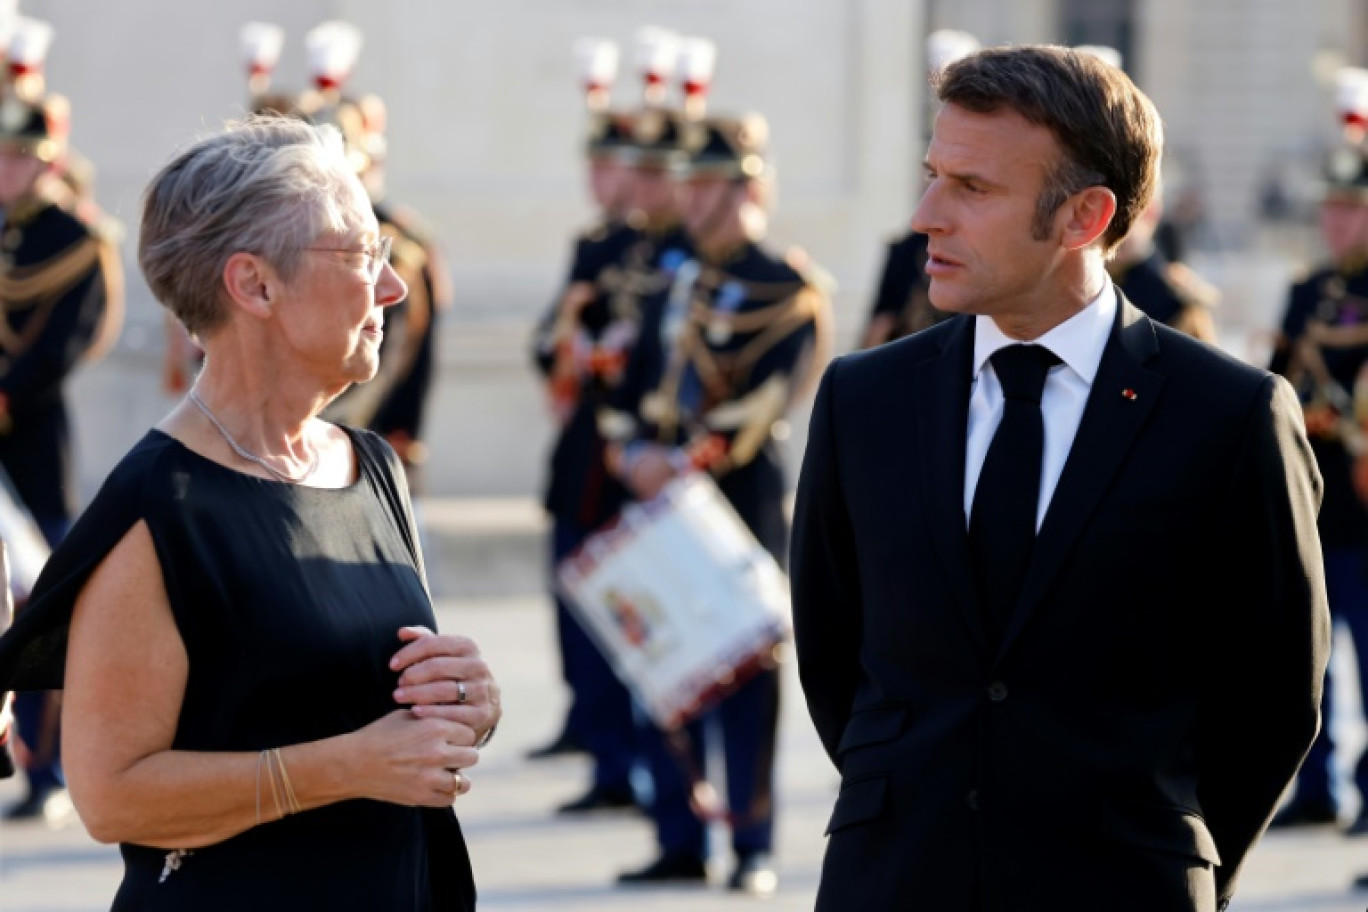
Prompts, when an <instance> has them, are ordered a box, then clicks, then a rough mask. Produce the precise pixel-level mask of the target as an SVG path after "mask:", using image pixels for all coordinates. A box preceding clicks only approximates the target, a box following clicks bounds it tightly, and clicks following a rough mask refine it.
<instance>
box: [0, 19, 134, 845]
mask: <svg viewBox="0 0 1368 912" xmlns="http://www.w3.org/2000/svg"><path fill="white" fill-rule="evenodd" d="M51 40H52V28H51V26H49V25H48V24H47V23H44V22H38V21H36V20H31V19H20V20H19V23H18V26H17V28H16V29H15V32H14V36H13V38H12V39H11V41H10V44H9V54H8V67H9V75H10V80H9V84H8V85H7V86H6V87H5V95H4V98H3V101H0V210H2V211H3V217H4V225H3V228H0V466H2V467H3V468H4V470H5V472H6V473H8V475H9V477H10V480H11V481H13V483H14V487H15V490H16V491H17V492H18V494H19V498H20V500H21V501H23V505H24V506H25V507H26V508H27V509H28V511H29V512H30V513H31V514H32V515H33V518H34V520H35V521H36V522H37V524H38V527H39V529H40V530H41V531H42V533H43V536H44V537H45V538H46V539H47V540H48V543H49V544H50V545H55V544H56V543H57V542H58V541H60V540H61V539H62V537H63V536H64V535H65V534H66V531H67V528H68V526H69V525H70V523H71V519H72V517H73V515H74V514H75V511H76V504H75V495H76V484H75V478H74V464H73V457H72V452H71V432H70V427H69V421H68V416H67V407H66V399H65V396H64V394H63V386H64V384H65V382H66V378H67V376H68V375H69V374H70V373H71V371H72V370H73V369H75V367H76V366H77V365H78V364H80V363H81V361H82V359H83V358H85V357H87V355H88V354H89V353H90V352H91V351H92V350H93V349H94V348H96V347H100V341H101V338H102V333H103V331H104V330H105V329H107V328H111V327H112V326H113V321H112V320H111V319H110V316H111V314H117V313H120V312H121V308H120V306H119V302H120V300H121V296H122V286H121V283H120V278H119V277H120V272H119V270H118V266H117V254H116V252H115V251H114V249H113V247H112V245H111V244H109V243H108V241H107V240H106V239H105V238H103V237H101V236H100V235H99V234H98V233H97V231H96V229H95V228H94V227H92V226H91V225H88V224H86V223H84V222H82V221H81V220H80V219H79V218H77V217H76V216H75V215H73V214H72V213H71V212H70V211H68V208H67V206H66V205H64V204H69V203H70V202H71V199H72V198H71V194H70V191H69V190H68V189H67V188H66V187H65V186H64V185H61V183H60V181H59V180H58V179H57V178H56V176H55V175H54V174H53V171H52V168H53V165H54V163H55V162H58V161H59V160H60V159H61V157H62V154H63V152H64V151H65V145H66V138H67V135H68V132H69V118H70V108H69V105H68V103H67V101H66V99H65V98H62V97H61V96H58V95H48V94H46V91H45V86H44V79H43V66H44V63H45V60H46V56H47V50H48V46H49V44H50V42H51ZM20 610H21V611H22V608H21V609H20ZM15 713H16V717H17V720H18V731H19V737H20V739H21V740H22V741H23V744H24V746H25V748H26V751H25V752H24V754H22V755H21V756H22V757H23V758H24V764H23V765H24V769H25V772H26V773H27V775H28V793H27V794H26V796H25V797H24V799H23V800H22V801H21V802H20V803H19V804H18V805H16V806H14V807H12V808H10V809H9V810H8V811H7V812H6V814H5V816H6V817H7V818H8V819H11V820H16V819H26V818H34V817H39V816H42V815H44V814H45V813H46V814H48V815H49V817H50V818H51V817H52V816H54V815H57V814H60V813H61V811H62V806H69V805H68V804H67V803H66V802H65V801H64V798H65V792H64V790H63V783H62V774H61V750H60V744H59V731H58V720H59V715H60V713H59V707H58V702H57V698H56V697H55V696H49V695H45V694H23V695H21V696H19V697H18V698H17V699H16V701H15Z"/></svg>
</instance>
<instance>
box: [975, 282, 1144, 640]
mask: <svg viewBox="0 0 1368 912" xmlns="http://www.w3.org/2000/svg"><path fill="white" fill-rule="evenodd" d="M1117 296H1118V301H1117V314H1116V323H1115V324H1114V325H1113V327H1112V334H1111V338H1110V339H1109V340H1108V342H1107V347H1106V349H1105V350H1104V351H1103V353H1102V362H1101V364H1100V365H1099V366H1098V370H1097V376H1096V377H1095V378H1094V380H1093V387H1092V391H1091V392H1090V393H1089V394H1088V401H1087V404H1086V405H1085V406H1084V409H1083V419H1082V421H1081V422H1080V423H1079V426H1078V433H1077V435H1075V437H1074V442H1073V446H1072V447H1071V448H1070V450H1069V455H1068V458H1067V459H1066V460H1065V462H1064V471H1063V473H1062V474H1061V475H1060V478H1059V484H1058V485H1057V486H1056V487H1055V491H1054V495H1053V497H1051V499H1050V506H1049V509H1048V510H1047V511H1046V513H1045V521H1044V523H1043V524H1042V525H1041V527H1040V535H1039V537H1038V538H1037V539H1036V547H1035V553H1034V555H1033V556H1032V558H1031V565H1030V567H1029V568H1028V569H1027V571H1026V580H1025V582H1024V583H1023V584H1022V588H1021V598H1020V600H1019V601H1018V602H1017V606H1016V610H1015V611H1014V612H1013V615H1012V620H1011V623H1010V624H1009V625H1008V628H1007V633H1006V635H1005V636H1004V637H1003V639H1002V648H1001V650H1000V652H999V654H998V658H999V659H1001V657H1002V654H1003V653H1005V652H1006V651H1007V650H1008V649H1009V648H1010V647H1011V645H1012V642H1013V641H1014V640H1015V639H1016V637H1017V635H1018V634H1020V632H1021V630H1022V628H1024V627H1025V625H1026V624H1027V622H1028V621H1029V620H1030V618H1031V616H1032V614H1034V612H1035V611H1036V609H1037V608H1038V607H1039V605H1040V602H1041V601H1042V599H1043V598H1044V597H1045V594H1046V593H1047V592H1048V591H1049V588H1050V585H1051V583H1052V582H1053V581H1054V579H1055V577H1056V576H1057V575H1058V573H1059V571H1060V569H1061V568H1062V567H1063V565H1064V562H1065V560H1066V559H1067V558H1068V556H1069V552H1070V551H1072V550H1073V546H1074V544H1075V543H1076V542H1077V540H1078V537H1079V535H1080V534H1082V532H1083V527H1084V526H1085V525H1086V524H1087V521H1088V518H1089V517H1090V516H1091V515H1092V513H1093V510H1094V509H1096V507H1097V504H1098V502H1099V501H1101V499H1102V496H1103V494H1105V493H1106V491H1107V488H1108V487H1109V486H1110V484H1111V482H1112V479H1113V478H1114V477H1115V476H1116V473H1117V472H1118V471H1119V470H1120V468H1121V465H1122V464H1123V463H1124V462H1125V460H1126V456H1127V455H1128V454H1129V453H1130V450H1131V446H1132V445H1133V444H1134V442H1135V438H1136V435H1138V434H1139V433H1140V429H1141V428H1142V427H1143V426H1144V424H1145V419H1146V418H1147V417H1148V416H1149V414H1150V410H1151V409H1153V408H1154V405H1155V403H1157V402H1158V401H1159V394H1160V390H1161V389H1162V388H1163V385H1164V378H1163V376H1162V375H1161V374H1158V373H1156V372H1154V371H1151V370H1149V369H1147V368H1145V367H1144V366H1143V365H1144V364H1145V362H1146V361H1148V360H1149V359H1150V358H1152V357H1154V355H1156V354H1157V353H1158V351H1159V344H1158V341H1157V339H1156V338H1155V332H1154V327H1153V325H1152V324H1151V323H1150V320H1149V318H1148V317H1146V316H1145V315H1144V314H1143V313H1142V312H1141V311H1140V310H1138V309H1137V308H1136V307H1135V306H1134V305H1132V304H1131V303H1130V302H1129V301H1127V300H1126V299H1125V297H1124V296H1122V295H1121V293H1120V291H1118V292H1117Z"/></svg>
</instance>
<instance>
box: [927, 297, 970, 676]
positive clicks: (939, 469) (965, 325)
mask: <svg viewBox="0 0 1368 912" xmlns="http://www.w3.org/2000/svg"><path fill="white" fill-rule="evenodd" d="M956 324H957V325H956V326H954V327H953V328H952V330H951V332H950V333H948V334H947V339H946V341H945V345H944V347H943V348H942V349H941V352H940V355H939V356H937V357H933V358H928V359H926V360H925V361H920V362H918V363H917V364H916V365H914V367H913V372H914V373H913V378H912V382H913V384H914V385H913V386H912V387H911V389H914V390H916V394H915V395H913V396H912V397H911V399H912V402H913V404H914V408H915V411H916V425H917V436H918V440H919V442H920V446H918V447H917V449H918V451H919V452H920V453H921V473H922V482H923V484H924V486H925V487H924V491H925V492H926V503H927V506H928V512H927V517H926V519H927V523H928V525H929V527H930V531H931V538H932V541H933V542H934V547H935V550H936V556H937V558H938V559H939V561H940V564H941V567H942V568H943V569H944V571H945V574H946V576H947V578H948V580H949V582H950V588H951V591H953V592H954V594H955V598H956V601H958V602H959V609H960V611H961V612H962V613H963V615H964V618H965V621H966V623H967V624H968V625H969V630H970V632H971V635H972V638H973V640H974V642H975V643H976V644H977V645H978V647H979V648H980V650H982V649H983V648H984V645H985V633H984V629H983V619H982V616H981V614H980V611H979V606H978V595H977V591H976V589H975V584H974V575H973V569H972V568H971V566H970V563H969V537H968V531H967V530H966V529H965V522H964V447H965V436H966V434H967V428H968V421H969V386H970V382H971V380H972V377H973V354H974V332H973V329H974V320H973V318H972V317H960V318H957V319H956Z"/></svg>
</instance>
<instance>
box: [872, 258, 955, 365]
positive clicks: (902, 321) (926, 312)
mask: <svg viewBox="0 0 1368 912" xmlns="http://www.w3.org/2000/svg"><path fill="white" fill-rule="evenodd" d="M925 269H926V235H924V234H920V233H918V232H916V231H909V232H908V233H907V234H905V235H903V236H902V237H900V238H897V239H896V240H893V241H891V242H889V244H888V253H887V255H886V256H885V258H884V265H883V272H882V273H881V274H880V276H879V290H878V293H877V295H876V296H875V298H874V308H873V311H872V312H871V314H870V316H871V317H877V316H880V315H883V314H886V315H888V316H890V317H892V318H893V320H894V326H893V335H892V336H890V337H889V341H891V340H892V339H897V338H901V337H902V336H906V335H908V334H910V333H914V332H921V331H922V330H923V329H926V328H927V327H928V326H933V325H935V324H936V323H939V322H941V321H942V320H944V319H946V318H947V317H949V316H952V315H951V314H947V313H945V312H943V311H939V310H936V308H935V307H933V306H932V305H931V298H930V296H929V294H928V291H929V288H930V282H929V281H928V280H927V278H926V272H925Z"/></svg>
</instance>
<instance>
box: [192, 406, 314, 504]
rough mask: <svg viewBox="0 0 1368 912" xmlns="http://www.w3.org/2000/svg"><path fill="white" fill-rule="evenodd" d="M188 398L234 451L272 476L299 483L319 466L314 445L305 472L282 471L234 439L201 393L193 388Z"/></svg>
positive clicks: (287, 482)
mask: <svg viewBox="0 0 1368 912" xmlns="http://www.w3.org/2000/svg"><path fill="white" fill-rule="evenodd" d="M187 398H189V400H190V401H191V402H193V403H194V404H195V408H197V409H199V410H200V411H201V412H203V413H204V417H205V418H208V419H209V423H210V424H212V425H213V426H214V427H216V428H218V432H219V433H220V434H222V435H223V439H224V440H226V441H228V446H230V447H232V449H233V452H234V453H237V454H238V455H239V456H241V457H242V458H243V459H246V460H247V461H248V462H255V463H256V464H257V465H259V466H261V467H262V468H263V469H265V470H266V471H268V472H270V473H271V477H273V478H275V479H276V480H278V481H283V482H285V483H286V484H299V483H300V482H301V481H303V480H304V479H306V478H308V477H309V476H310V475H312V474H313V473H314V470H315V469H317V468H318V447H314V451H313V459H312V460H310V461H309V467H308V468H306V469H305V470H304V472H303V474H302V475H300V476H299V477H297V478H296V477H293V476H290V475H286V474H285V473H284V472H282V471H280V470H279V469H277V468H276V467H275V466H273V465H271V464H270V463H269V462H267V461H266V460H265V459H262V458H261V457H260V456H258V455H257V454H256V453H253V452H252V451H251V450H249V449H247V448H246V447H244V446H243V445H242V444H240V443H238V442H237V441H236V440H234V439H233V435H232V434H230V433H228V429H227V428H226V427H224V426H223V423H222V422H220V421H219V420H218V419H217V418H215V417H214V413H213V412H211V411H209V406H207V405H205V404H204V400H203V399H201V398H200V397H199V394H198V393H196V392H195V391H194V390H193V389H192V390H190V392H189V394H188V396H187Z"/></svg>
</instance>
